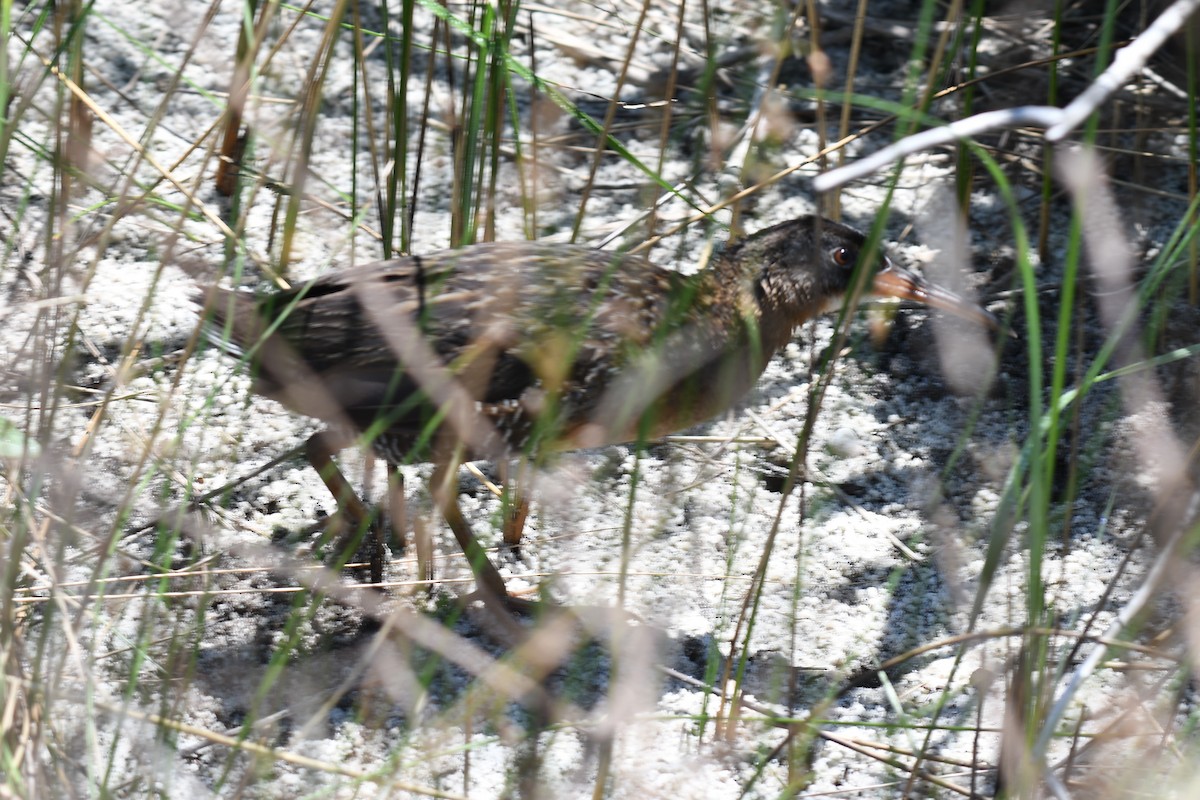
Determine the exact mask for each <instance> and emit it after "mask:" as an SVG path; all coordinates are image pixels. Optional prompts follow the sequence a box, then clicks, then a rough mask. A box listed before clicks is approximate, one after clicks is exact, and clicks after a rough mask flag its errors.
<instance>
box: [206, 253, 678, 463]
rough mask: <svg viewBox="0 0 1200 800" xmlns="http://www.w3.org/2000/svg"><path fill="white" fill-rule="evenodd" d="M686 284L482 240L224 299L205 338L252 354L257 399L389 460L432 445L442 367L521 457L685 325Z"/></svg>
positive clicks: (621, 263) (611, 260) (641, 264)
mask: <svg viewBox="0 0 1200 800" xmlns="http://www.w3.org/2000/svg"><path fill="white" fill-rule="evenodd" d="M694 284H695V282H694V281H693V280H691V279H688V278H684V277H682V276H680V275H679V274H678V273H675V272H673V271H670V270H666V269H663V268H661V267H658V266H656V265H655V264H653V263H652V262H650V261H649V260H647V259H646V258H644V257H641V256H635V255H622V254H616V253H609V252H604V251H598V250H592V249H589V248H585V247H578V246H570V245H561V244H541V243H536V242H528V243H492V244H480V245H475V246H472V247H468V248H464V249H461V250H448V251H442V252H438V253H434V254H431V255H425V256H408V257H403V258H397V259H392V260H390V261H381V262H376V263H372V264H365V265H362V266H358V267H352V268H349V269H345V270H339V271H335V272H331V273H329V274H327V275H325V276H322V277H320V278H318V279H316V280H315V281H313V282H311V283H310V284H308V285H305V286H303V287H300V288H297V289H294V290H291V291H286V292H281V293H278V294H274V295H271V296H269V297H267V298H262V299H256V298H253V297H252V296H249V295H247V294H246V293H242V292H228V291H222V292H219V293H218V296H217V297H216V299H215V300H214V301H213V303H212V306H213V312H212V317H213V320H212V324H211V326H210V327H211V329H212V330H213V331H214V332H215V331H217V330H219V329H225V330H226V331H227V333H228V340H231V343H232V345H233V347H234V348H235V349H238V350H240V351H242V352H245V353H248V354H249V356H250V362H251V364H252V367H253V369H254V372H255V376H256V380H257V386H256V389H257V390H258V391H259V392H261V393H262V394H265V395H267V396H270V397H274V398H276V399H278V400H280V401H281V402H283V403H284V404H285V405H288V406H289V407H291V408H293V409H294V410H296V411H299V412H301V413H305V414H309V415H311V416H316V417H319V418H322V419H325V420H327V421H334V418H335V417H337V416H338V415H337V413H336V412H337V411H338V410H340V412H341V413H342V414H344V416H345V418H348V419H349V421H350V422H352V423H353V425H354V426H355V427H357V428H358V429H359V430H368V429H370V428H372V426H374V427H375V428H377V429H378V430H380V431H385V432H386V433H387V436H388V437H390V439H391V440H392V441H390V442H383V443H382V444H384V445H385V446H386V447H387V448H388V449H389V450H390V451H393V452H390V453H389V457H391V456H394V455H397V453H396V452H395V451H397V450H402V449H407V448H409V447H410V446H411V445H412V444H414V443H416V441H417V440H420V439H427V438H428V430H429V429H428V425H429V423H430V420H431V419H433V418H434V417H435V416H436V414H437V409H438V406H439V405H440V403H439V402H435V401H430V399H429V398H430V395H431V394H434V395H436V394H438V390H437V389H436V386H433V384H436V383H437V380H438V379H437V375H438V374H441V375H444V374H445V373H446V372H447V370H448V372H449V373H450V374H452V375H453V376H454V377H455V378H456V379H457V382H458V385H460V386H462V387H464V388H465V389H466V391H467V393H468V394H469V395H470V397H471V398H472V400H473V401H475V402H476V404H477V407H478V410H479V411H480V412H481V413H482V414H483V416H484V417H485V418H487V419H488V420H489V421H490V422H491V423H492V424H493V425H494V426H495V427H496V428H497V429H498V430H499V431H500V433H501V434H502V435H503V436H504V437H505V438H506V440H507V441H506V444H507V445H509V446H515V447H522V446H524V445H525V443H526V441H525V440H526V439H528V437H529V436H530V435H531V433H532V432H533V429H534V425H535V423H537V422H538V419H539V417H540V416H542V415H543V414H544V413H545V412H546V410H547V404H552V405H553V410H554V415H553V416H554V417H555V418H554V419H553V420H551V421H550V422H549V424H547V420H546V419H542V420H541V423H542V425H543V426H544V427H546V430H547V432H548V434H547V435H548V436H550V437H551V438H553V437H555V436H560V435H562V434H563V431H564V429H566V428H570V427H572V426H576V425H580V424H583V423H584V422H586V421H587V420H588V419H589V418H590V416H591V414H592V412H593V411H594V409H595V406H596V405H597V403H599V402H600V401H601V400H602V399H603V398H604V397H605V394H606V390H607V389H608V388H609V386H610V385H611V384H612V383H613V382H614V381H615V380H616V379H617V378H618V377H619V376H620V375H622V374H623V373H624V372H625V371H626V370H627V367H628V366H629V364H630V363H631V361H632V360H634V359H637V358H638V357H640V356H641V355H642V354H644V353H645V352H646V350H647V348H648V347H650V346H651V345H652V343H653V342H654V341H655V340H656V338H657V339H658V340H662V339H663V338H664V337H666V336H668V335H669V333H670V332H671V331H672V330H674V329H677V328H679V327H680V326H681V325H683V324H685V322H686V318H687V314H688V309H689V308H690V307H691V305H692V304H693V301H694V297H693V296H692V293H693V292H694V290H695V286H694ZM219 336H220V335H219V334H216V338H218V339H219ZM228 340H227V341H228ZM430 368H432V369H430ZM314 382H317V383H319V386H320V387H321V388H320V391H316V390H315V389H314ZM431 389H432V391H431ZM314 395H320V397H315V398H314ZM331 404H332V405H333V406H335V408H334V409H332V410H331V409H330V408H329V407H330V405H331ZM555 429H557V430H555ZM393 460H399V459H393Z"/></svg>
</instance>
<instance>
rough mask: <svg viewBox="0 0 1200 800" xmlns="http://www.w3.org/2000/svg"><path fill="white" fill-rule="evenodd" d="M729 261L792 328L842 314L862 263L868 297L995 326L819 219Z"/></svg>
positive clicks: (801, 222) (747, 245)
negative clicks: (743, 269) (749, 275)
mask: <svg viewBox="0 0 1200 800" xmlns="http://www.w3.org/2000/svg"><path fill="white" fill-rule="evenodd" d="M725 258H726V260H727V261H728V262H731V263H737V264H741V265H745V266H747V267H749V268H751V269H754V270H756V275H755V276H754V292H755V295H756V298H755V299H756V300H757V302H758V304H759V305H760V307H761V308H762V309H763V311H764V313H769V312H770V311H772V310H774V311H777V312H782V313H783V314H784V316H786V317H787V318H788V319H789V322H790V324H791V325H793V326H794V325H799V324H802V323H804V322H806V321H807V320H809V319H811V318H812V317H815V316H817V315H818V314H822V313H825V312H827V311H835V310H837V309H839V308H840V307H841V305H842V303H843V302H844V301H845V297H846V295H847V294H848V293H849V292H850V291H851V289H852V288H853V282H854V275H855V268H856V267H857V266H858V265H859V263H860V262H863V268H865V269H870V270H872V271H873V272H874V275H873V277H871V278H869V279H868V280H867V281H866V282H865V283H864V290H863V294H864V295H865V296H874V297H895V298H899V299H901V300H910V301H913V302H916V303H921V304H923V305H926V306H930V307H932V308H937V309H941V310H943V311H947V312H949V313H951V314H954V315H955V316H958V317H962V318H964V319H967V320H970V321H972V322H976V323H978V324H980V325H983V326H985V327H988V328H994V327H996V321H995V319H994V318H993V317H992V315H991V314H989V313H988V312H987V311H985V310H984V309H983V308H981V307H980V306H979V305H977V304H976V303H974V302H972V301H970V300H968V299H966V298H964V297H962V296H961V295H958V294H956V293H955V292H953V291H951V290H949V289H946V288H944V287H942V286H938V285H936V284H933V283H929V282H927V281H925V280H924V279H922V278H921V277H919V276H917V275H915V274H913V273H911V272H909V271H908V270H905V269H902V268H901V267H898V266H896V265H895V264H893V263H892V261H891V260H890V259H889V258H888V257H887V254H886V253H884V252H883V250H882V249H879V250H877V251H875V252H871V251H870V250H869V249H868V248H867V237H866V236H864V235H863V234H862V233H860V232H859V231H856V230H854V229H853V228H850V227H847V226H846V225H842V224H840V223H837V222H833V221H831V220H827V219H824V218H821V217H817V216H812V215H807V216H803V217H799V218H797V219H793V220H790V221H788V222H783V223H780V224H779V225H774V226H772V227H770V228H766V229H764V230H761V231H758V232H757V233H755V234H753V235H752V236H748V237H747V238H745V239H744V240H742V241H741V242H738V243H736V244H735V245H733V246H732V247H731V248H730V249H729V251H728V252H727V253H726V254H725ZM868 259H870V262H871V263H866V262H867V260H868Z"/></svg>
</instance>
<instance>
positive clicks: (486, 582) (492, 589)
mask: <svg viewBox="0 0 1200 800" xmlns="http://www.w3.org/2000/svg"><path fill="white" fill-rule="evenodd" d="M461 454H462V448H461V446H460V447H456V448H454V450H453V452H452V453H451V454H450V455H449V456H448V457H438V458H437V459H435V461H434V468H433V478H432V479H431V480H430V489H431V491H432V493H433V499H434V502H435V503H437V506H438V509H439V510H440V511H441V512H442V517H443V518H445V520H446V524H447V525H449V526H450V530H451V531H452V532H453V533H454V538H455V539H457V540H458V546H459V547H461V548H462V551H463V553H464V554H465V555H466V557H467V563H468V564H470V566H471V574H472V575H474V576H475V585H476V587H477V588H478V589H479V592H480V594H481V596H482V597H483V600H484V602H485V603H487V604H488V605H489V606H490V607H494V608H500V609H504V610H505V611H506V612H507V609H506V608H505V606H504V602H505V599H506V598H507V597H508V589H507V588H506V587H505V586H504V578H502V577H501V576H500V571H499V570H498V569H496V565H495V564H493V563H492V562H491V560H490V559H488V556H487V551H485V550H484V549H483V545H481V544H479V540H478V539H476V538H475V534H474V533H473V532H472V531H471V526H470V525H468V524H467V521H466V519H464V518H463V515H462V510H461V509H460V508H459V507H458V487H457V480H456V478H457V476H458V464H459V459H460V457H461Z"/></svg>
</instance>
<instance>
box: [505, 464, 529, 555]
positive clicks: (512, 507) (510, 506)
mask: <svg viewBox="0 0 1200 800" xmlns="http://www.w3.org/2000/svg"><path fill="white" fill-rule="evenodd" d="M499 467H500V478H501V484H502V485H503V486H504V494H503V496H502V497H501V498H500V503H501V508H502V513H503V518H504V530H503V533H504V544H505V546H507V547H509V548H511V549H512V550H513V551H514V552H515V551H516V550H517V548H518V547H520V545H521V536H522V534H524V532H525V520H526V518H527V517H528V516H529V497H528V496H527V495H526V494H525V491H524V489H525V483H526V478H527V477H528V475H529V470H528V468H529V460H528V459H526V458H523V457H522V458H521V459H520V460H519V461H518V462H517V468H516V470H515V471H514V470H513V468H512V462H511V461H509V460H507V459H506V460H504V461H501V462H500V465H499Z"/></svg>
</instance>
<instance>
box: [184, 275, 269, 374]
mask: <svg viewBox="0 0 1200 800" xmlns="http://www.w3.org/2000/svg"><path fill="white" fill-rule="evenodd" d="M192 300H193V302H195V303H196V305H197V306H199V307H200V315H201V317H202V319H203V321H204V323H203V324H204V327H203V333H204V336H205V338H206V339H208V342H209V344H211V345H212V346H213V347H216V348H217V349H218V350H220V351H221V352H223V353H227V354H229V355H231V356H233V357H235V358H245V357H247V355H252V351H253V350H255V349H257V347H258V345H259V344H260V343H261V342H262V341H263V337H264V336H266V335H267V333H268V331H267V323H266V322H265V321H264V319H263V317H262V315H261V314H259V312H258V301H257V300H256V299H255V297H254V295H253V294H250V293H249V292H241V291H233V290H231V289H222V288H220V287H218V286H208V287H205V288H203V289H199V290H197V292H196V293H195V295H193V297H192Z"/></svg>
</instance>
